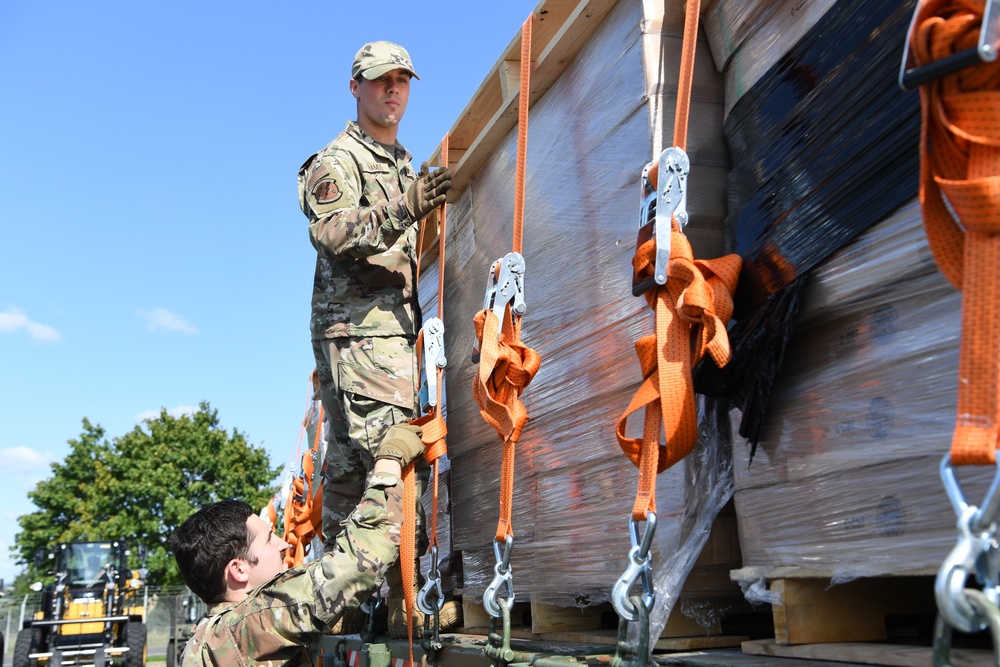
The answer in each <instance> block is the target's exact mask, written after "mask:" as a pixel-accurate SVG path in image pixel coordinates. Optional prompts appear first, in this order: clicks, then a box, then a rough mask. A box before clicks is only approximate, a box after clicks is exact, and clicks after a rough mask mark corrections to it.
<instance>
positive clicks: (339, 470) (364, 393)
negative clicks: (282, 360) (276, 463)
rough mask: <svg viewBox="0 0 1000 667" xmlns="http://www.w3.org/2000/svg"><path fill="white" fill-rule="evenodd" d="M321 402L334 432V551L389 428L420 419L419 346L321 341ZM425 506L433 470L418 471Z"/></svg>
mask: <svg viewBox="0 0 1000 667" xmlns="http://www.w3.org/2000/svg"><path fill="white" fill-rule="evenodd" d="M313 354H314V356H315V357H316V374H317V376H318V377H319V388H320V398H321V400H322V403H323V412H324V413H325V414H326V419H327V422H328V425H329V430H328V432H329V434H330V436H329V439H328V442H327V448H326V466H325V469H324V473H323V540H324V544H323V547H324V551H330V550H331V549H332V548H333V544H334V542H335V541H336V539H337V536H338V535H339V534H340V532H341V530H342V527H341V522H342V521H343V520H344V519H346V518H347V516H348V515H349V514H350V513H351V512H352V511H353V510H354V508H355V507H357V505H358V503H359V502H360V501H361V498H362V496H363V495H364V491H365V486H366V481H367V478H368V475H369V474H370V473H371V470H372V467H373V465H374V462H375V459H374V452H375V451H376V450H377V449H378V446H379V443H380V442H381V441H382V438H383V436H384V435H385V433H386V431H388V430H389V427H390V426H392V425H393V424H402V423H405V422H408V421H410V420H411V419H413V418H415V417H416V416H417V413H418V406H417V401H418V398H417V383H418V382H419V377H420V376H419V373H418V371H417V357H416V352H415V350H414V341H413V340H412V339H411V338H405V337H402V336H396V337H393V336H373V337H370V338H346V337H342V338H328V339H322V340H314V341H313ZM415 470H416V473H417V474H416V479H417V498H418V499H419V498H420V496H422V495H423V492H424V489H425V488H427V479H428V476H429V471H430V467H429V466H428V464H427V462H426V461H424V460H423V459H422V458H421V459H419V460H418V462H417V465H416V468H415ZM424 526H425V520H424V511H423V506H422V505H421V504H420V502H419V500H418V502H417V550H418V551H417V553H418V554H422V553H424V552H425V551H426V550H427V533H426V530H425V527H424Z"/></svg>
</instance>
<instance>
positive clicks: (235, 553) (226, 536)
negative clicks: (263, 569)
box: [170, 500, 257, 605]
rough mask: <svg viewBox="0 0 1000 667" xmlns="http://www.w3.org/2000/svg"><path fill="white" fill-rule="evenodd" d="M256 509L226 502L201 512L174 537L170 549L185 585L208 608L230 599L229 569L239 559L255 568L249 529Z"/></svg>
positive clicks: (215, 504)
mask: <svg viewBox="0 0 1000 667" xmlns="http://www.w3.org/2000/svg"><path fill="white" fill-rule="evenodd" d="M252 514H254V511H253V508H252V507H250V505H248V504H247V503H245V502H243V501H242V500H222V501H220V502H217V503H213V504H211V505H207V506H206V507H203V508H201V509H200V510H198V511H197V512H195V513H194V514H192V515H191V516H190V517H189V518H188V520H187V521H185V522H184V523H182V524H181V525H180V527H178V528H177V529H176V530H175V531H174V532H173V534H172V535H171V536H170V548H171V550H172V551H173V552H174V560H176V561H177V567H178V568H180V571H181V576H182V577H184V583H186V584H187V586H188V588H190V589H191V590H192V592H194V594H195V595H197V596H198V597H200V598H201V599H202V600H204V602H205V604H209V605H213V604H217V603H219V602H223V601H225V599H226V580H225V573H226V567H227V566H228V565H229V563H230V561H232V560H233V559H235V558H238V559H241V560H245V561H247V562H248V563H250V564H251V565H256V564H257V559H256V558H253V557H251V554H250V545H251V544H252V543H253V538H254V536H253V535H252V534H251V533H250V529H249V528H248V527H247V519H248V518H249V517H250V516H251V515H252Z"/></svg>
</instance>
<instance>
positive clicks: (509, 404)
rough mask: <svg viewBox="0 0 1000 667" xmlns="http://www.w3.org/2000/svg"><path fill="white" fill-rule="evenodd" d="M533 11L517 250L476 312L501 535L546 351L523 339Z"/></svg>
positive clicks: (493, 274)
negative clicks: (496, 461) (498, 453)
mask: <svg viewBox="0 0 1000 667" xmlns="http://www.w3.org/2000/svg"><path fill="white" fill-rule="evenodd" d="M532 19H533V15H529V16H528V18H527V20H525V22H524V24H523V26H522V27H521V88H520V100H519V104H518V130H517V161H516V163H515V172H514V176H515V178H514V232H513V243H512V248H513V251H512V252H511V253H509V254H508V255H507V256H506V257H504V258H502V259H500V260H498V261H497V262H494V265H493V267H492V268H491V270H490V277H489V287H488V290H487V299H486V301H487V303H486V304H485V307H484V309H483V310H482V311H480V312H479V313H478V314H477V315H476V317H475V328H476V338H477V339H478V342H479V350H480V353H479V372H478V373H477V374H476V377H475V380H474V382H473V386H472V395H473V397H474V398H475V400H476V402H477V403H478V405H479V412H480V414H481V415H482V416H483V419H485V420H486V422H487V423H488V424H490V426H492V427H493V428H494V429H495V430H496V432H497V435H498V436H499V437H500V439H501V440H502V441H503V461H502V463H501V473H500V518H499V521H498V523H497V530H496V541H497V542H506V540H507V537H508V536H513V534H514V530H513V521H512V517H511V508H512V504H513V493H514V450H515V444H516V443H517V440H518V438H520V436H521V430H522V429H523V428H524V424H525V423H526V422H527V420H528V411H527V409H526V408H525V407H524V404H523V403H522V402H521V393H522V392H523V391H524V389H525V388H526V387H527V386H528V384H529V383H530V382H531V380H532V378H533V377H534V376H535V373H537V372H538V368H539V367H540V366H541V357H540V356H539V355H538V353H536V352H535V351H534V350H532V349H531V348H529V347H527V346H526V345H524V344H523V343H522V342H521V315H523V314H524V301H523V295H524V292H523V287H524V286H523V277H524V258H523V257H522V256H521V254H520V253H521V246H522V236H523V230H524V182H525V167H526V162H527V159H526V158H527V146H528V105H529V103H530V91H531V83H530V81H531V25H532Z"/></svg>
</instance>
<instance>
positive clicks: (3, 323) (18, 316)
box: [0, 308, 59, 343]
mask: <svg viewBox="0 0 1000 667" xmlns="http://www.w3.org/2000/svg"><path fill="white" fill-rule="evenodd" d="M22 329H23V330H24V331H26V332H27V334H28V336H29V337H31V338H33V339H34V340H38V341H43V342H45V343H55V342H57V341H58V340H59V332H58V331H56V330H55V328H53V327H50V326H49V325H47V324H39V323H38V322H34V321H32V320H31V319H30V318H28V316H27V315H25V314H24V311H23V310H21V309H20V308H9V309H8V310H5V311H3V312H0V333H17V332H18V331H21V330H22Z"/></svg>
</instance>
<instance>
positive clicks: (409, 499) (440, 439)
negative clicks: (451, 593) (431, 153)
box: [399, 134, 449, 664]
mask: <svg viewBox="0 0 1000 667" xmlns="http://www.w3.org/2000/svg"><path fill="white" fill-rule="evenodd" d="M448 137H449V135H448V134H445V136H444V138H443V139H442V140H441V166H442V167H447V166H448ZM446 210H447V204H441V207H440V208H439V209H438V244H439V245H438V303H437V317H432V318H429V319H428V320H427V321H426V322H424V325H423V327H422V328H421V329H420V333H419V334H417V341H416V346H417V368H423V367H424V362H425V361H428V360H430V361H433V362H434V370H433V371H431V370H430V369H429V368H428V370H427V383H428V388H429V390H430V391H431V393H432V395H431V397H430V401H429V403H430V409H429V410H428V412H427V414H425V415H423V416H421V417H418V418H417V419H414V420H411V421H410V423H411V424H414V425H416V426H420V427H421V436H420V440H421V441H422V442H423V443H424V458H425V459H426V460H427V462H428V463H430V464H431V470H432V480H431V482H432V489H433V492H432V494H433V495H432V500H431V530H430V535H429V541H430V548H431V550H432V559H433V558H435V556H436V553H437V546H438V543H437V513H438V466H437V460H438V459H440V458H441V457H442V456H444V455H445V454H447V453H448V447H447V444H446V443H445V436H446V435H447V434H448V427H447V426H446V425H445V421H444V417H443V416H442V415H441V399H442V386H443V384H444V366H445V364H444V362H445V357H444V324H443V321H444V258H445V235H446V231H447V230H446V228H445V219H446V216H445V213H446ZM426 220H427V218H424V220H423V221H421V223H420V239H419V242H418V248H417V270H416V272H415V273H416V276H415V281H416V283H417V284H415V285H414V286H413V289H414V292H415V293H416V290H417V287H418V285H419V283H420V257H421V256H422V255H423V247H422V245H423V238H424V224H426ZM431 357H433V358H431ZM418 500H419V499H418V498H417V492H416V480H415V478H414V463H413V462H410V464H409V465H407V466H406V468H404V469H403V527H402V534H401V535H400V544H399V561H400V573H401V575H402V579H403V613H404V615H405V616H406V636H407V639H408V641H409V648H410V663H411V664H416V663H414V662H413V617H414V608H415V605H416V590H415V582H416V575H417V573H416V559H417V547H416V531H417V502H418ZM432 569H436V563H432ZM432 574H436V573H432ZM438 590H440V589H438ZM438 602H439V603H443V602H444V600H443V599H440V598H439V600H438Z"/></svg>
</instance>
